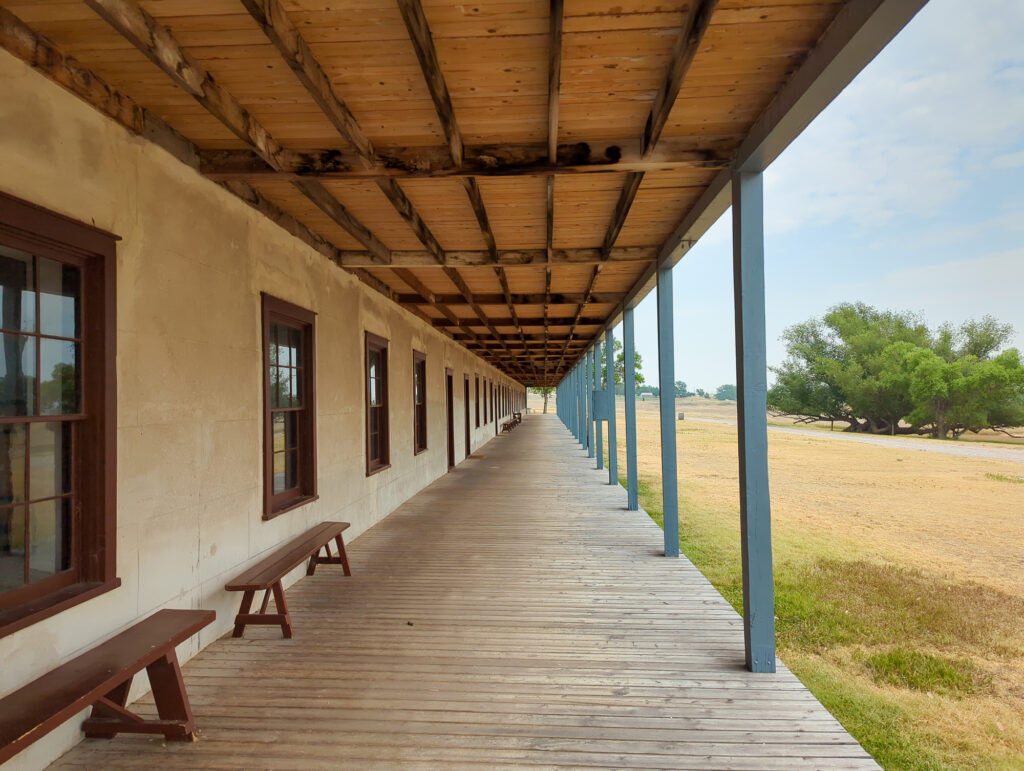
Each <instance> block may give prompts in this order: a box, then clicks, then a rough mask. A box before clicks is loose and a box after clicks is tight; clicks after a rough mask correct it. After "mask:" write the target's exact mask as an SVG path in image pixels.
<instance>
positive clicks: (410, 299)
mask: <svg viewBox="0 0 1024 771" xmlns="http://www.w3.org/2000/svg"><path fill="white" fill-rule="evenodd" d="M405 272H408V271H405ZM625 296H626V293H625V292H594V293H593V294H591V296H590V302H591V303H611V304H617V303H620V302H622V299H623V298H624V297H625ZM419 297H422V295H421V294H420V293H419V292H417V293H415V294H403V293H397V294H396V295H395V300H396V301H397V302H399V303H402V304H403V305H409V304H417V303H419V302H421V301H420V300H419V299H417V298H419ZM433 297H434V299H433V301H431V304H433V303H435V302H436V303H442V304H444V305H465V304H466V301H465V299H464V298H463V297H462V295H458V294H437V293H434V295H433ZM548 297H550V299H551V303H552V304H553V305H579V304H580V303H582V302H583V300H584V297H585V295H584V294H583V292H559V293H555V294H551V295H548V294H545V293H537V294H509V295H508V297H507V298H506V296H505V295H504V294H493V293H490V294H483V293H480V292H474V293H473V302H475V303H477V304H479V305H505V304H507V303H508V302H509V301H511V302H512V303H514V304H516V305H540V304H541V303H543V302H544V301H545V300H546V299H547V298H548Z"/></svg>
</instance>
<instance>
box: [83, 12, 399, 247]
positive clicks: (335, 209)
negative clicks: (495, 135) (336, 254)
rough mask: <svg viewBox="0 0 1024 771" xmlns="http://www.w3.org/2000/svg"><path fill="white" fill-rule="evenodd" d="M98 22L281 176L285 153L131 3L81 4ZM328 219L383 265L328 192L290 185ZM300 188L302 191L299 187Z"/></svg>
mask: <svg viewBox="0 0 1024 771" xmlns="http://www.w3.org/2000/svg"><path fill="white" fill-rule="evenodd" d="M85 3H86V5H88V6H89V7H90V8H91V9H92V10H93V11H95V12H96V13H97V14H98V15H99V16H100V18H102V19H103V20H104V21H106V22H107V23H108V24H110V25H111V26H112V27H113V28H114V29H115V30H117V31H118V32H119V33H120V34H121V36H122V37H124V38H125V39H126V40H128V41H129V42H130V43H131V44H132V45H134V46H135V47H136V48H137V49H138V50H139V51H140V52H141V53H142V54H143V55H144V56H146V58H147V59H149V60H150V61H151V62H153V63H154V64H155V65H156V66H157V67H159V68H160V70H162V71H163V73H164V74H165V75H167V76H168V77H169V78H170V79H171V80H172V81H173V82H174V83H175V85H177V86H178V87H179V88H181V89H182V90H183V91H185V93H187V94H189V95H190V96H192V97H193V98H194V99H195V100H196V101H197V102H199V104H201V105H202V106H203V107H204V108H206V110H207V111H208V112H209V113H210V114H211V115H213V116H214V117H216V118H217V119H218V120H220V121H221V123H223V124H224V125H225V126H226V127H227V128H228V129H230V130H231V132H232V133H234V134H235V135H236V136H237V137H238V138H239V139H241V140H242V141H243V142H245V143H246V144H247V145H249V147H250V148H251V149H252V150H253V152H255V153H256V154H257V155H259V157H260V158H261V159H262V160H263V161H265V162H266V163H267V164H268V165H269V166H271V167H273V168H274V169H275V170H276V171H282V170H283V169H284V168H285V163H286V160H287V158H288V157H289V156H288V153H287V151H286V150H285V149H284V148H283V147H282V146H281V144H280V143H279V142H278V141H277V140H276V139H274V137H273V136H272V135H271V134H270V132H269V131H267V130H266V128H264V127H263V126H262V125H261V124H260V123H259V122H258V121H257V120H256V119H255V118H254V117H253V116H252V115H251V114H250V113H249V112H248V110H246V109H245V108H244V107H243V106H242V105H241V104H240V103H239V102H238V100H237V99H235V98H234V97H233V96H232V95H231V94H230V93H229V92H228V91H227V90H226V89H224V88H221V86H220V85H219V84H218V83H217V82H216V81H215V80H214V78H213V76H212V75H211V74H210V73H209V72H207V71H206V69H205V68H204V67H203V66H202V65H201V64H200V63H199V62H198V61H196V60H195V59H194V58H193V57H192V56H191V55H190V54H189V53H188V52H187V51H185V50H184V49H183V48H182V47H181V45H179V43H178V41H177V40H176V39H175V38H174V35H172V34H171V31H170V30H169V29H167V28H166V27H164V26H162V25H161V24H160V23H159V22H157V21H156V19H154V18H153V17H152V16H151V15H150V14H149V13H147V12H146V11H145V10H144V9H143V8H141V7H140V6H139V5H138V4H137V3H136V2H135V1H134V0H85ZM294 184H295V186H296V188H297V189H298V190H299V191H300V192H302V193H303V195H306V196H308V197H310V200H312V201H313V203H315V204H316V205H317V206H318V207H320V208H321V209H322V210H323V211H324V213H325V214H327V216H329V217H331V219H333V220H334V221H335V222H336V223H337V224H338V225H339V226H341V227H342V228H344V229H345V230H347V231H348V232H349V233H351V235H352V237H353V238H355V239H356V240H357V241H359V243H361V244H362V245H363V246H365V247H366V249H367V250H368V251H369V252H370V253H371V254H373V255H374V257H375V258H376V259H377V261H378V262H383V263H387V262H388V260H389V259H390V250H389V249H388V248H387V247H386V246H385V245H384V244H383V242H381V241H380V240H379V239H378V238H377V237H376V236H374V235H373V233H371V232H370V230H369V229H368V228H366V227H365V226H364V225H362V224H361V223H359V222H358V220H357V219H356V218H355V217H353V216H352V215H351V214H350V213H349V212H348V211H347V210H346V209H345V207H344V206H342V204H341V203H340V202H339V201H338V200H337V199H335V198H334V196H332V195H331V194H330V193H329V192H328V191H327V189H326V188H324V187H323V185H321V184H320V183H319V182H317V181H316V180H306V181H304V182H302V183H294ZM300 184H301V186H300Z"/></svg>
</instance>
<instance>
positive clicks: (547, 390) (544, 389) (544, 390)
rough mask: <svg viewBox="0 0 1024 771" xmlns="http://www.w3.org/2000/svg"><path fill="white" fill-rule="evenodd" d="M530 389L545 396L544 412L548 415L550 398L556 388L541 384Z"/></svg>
mask: <svg viewBox="0 0 1024 771" xmlns="http://www.w3.org/2000/svg"><path fill="white" fill-rule="evenodd" d="M530 390H531V391H533V392H534V393H535V394H540V395H541V396H543V397H544V414H545V415H546V414H547V412H548V399H550V398H551V394H553V393H554V392H555V389H554V388H553V387H552V386H540V387H535V388H531V389H530Z"/></svg>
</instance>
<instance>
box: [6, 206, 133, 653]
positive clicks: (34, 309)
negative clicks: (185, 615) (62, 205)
mask: <svg viewBox="0 0 1024 771" xmlns="http://www.w3.org/2000/svg"><path fill="white" fill-rule="evenodd" d="M116 241H117V238H116V237H115V236H112V235H110V234H109V233H104V232H103V231H100V230H97V229H96V228H93V227H90V226H88V225H84V224H82V223H79V222H75V221H74V220H70V219H67V218H65V217H62V216H60V215H58V214H54V213H52V212H49V211H46V210H44V209H40V208H38V207H36V206H33V205H32V204H29V203H26V202H25V201H21V200H19V199H16V198H13V197H10V196H6V195H3V194H0V636H2V635H5V634H9V633H10V632H13V631H15V630H16V629H21V628H23V627H25V626H28V625H29V624H31V623H34V622H35V621H39V620H41V619H42V618H45V617H47V616H50V615H52V614H53V613H56V612H58V611H60V610H62V609H64V608H66V607H70V606H71V605H74V604H77V603H79V602H82V601H84V600H86V599H89V598H90V597H93V596H95V595H96V594H99V593H101V592H104V591H108V590H110V589H113V588H115V587H116V586H117V585H118V581H117V579H116V578H115V577H114V570H115V564H116V563H115V559H114V557H115V554H114V544H115V526H116V505H115V491H116V458H117V454H116V448H115V444H114V442H115V437H116V425H117V424H116V414H115V409H116V392H115V384H114V378H115V372H116V368H115V337H114V335H115V331H116V320H115V312H116V310H115V309H116V305H115V299H114V259H115V250H114V249H115V244H116Z"/></svg>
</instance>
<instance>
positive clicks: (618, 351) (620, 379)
mask: <svg viewBox="0 0 1024 771" xmlns="http://www.w3.org/2000/svg"><path fill="white" fill-rule="evenodd" d="M601 351H602V356H601V358H602V362H603V360H604V347H603V346H602V348H601ZM614 354H615V369H614V372H615V385H617V386H619V385H622V384H623V383H625V382H626V380H625V378H626V354H625V352H624V351H623V350H622V341H621V340H616V341H615V350H614ZM642 366H643V357H642V356H640V352H639V351H634V352H633V377H634V379H635V380H636V384H637V385H643V383H644V376H643V373H641V372H640V368H641V367H642ZM601 378H602V379H603V380H607V378H608V368H607V367H605V366H604V364H603V363H602V366H601Z"/></svg>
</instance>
